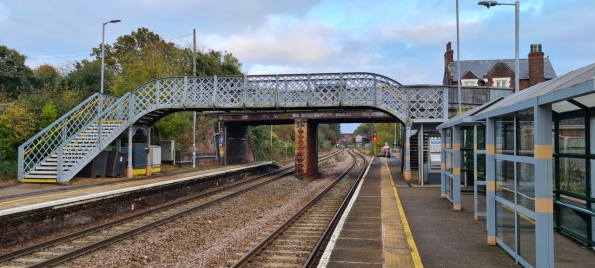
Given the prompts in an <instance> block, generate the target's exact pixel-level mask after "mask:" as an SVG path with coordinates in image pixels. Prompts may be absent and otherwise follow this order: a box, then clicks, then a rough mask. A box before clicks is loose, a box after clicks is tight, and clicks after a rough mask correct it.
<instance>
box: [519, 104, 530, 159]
mask: <svg viewBox="0 0 595 268" xmlns="http://www.w3.org/2000/svg"><path fill="white" fill-rule="evenodd" d="M533 130H534V125H533V111H532V110H528V111H523V112H519V113H517V116H516V143H517V146H516V148H517V152H516V155H522V156H533V134H534V131H533Z"/></svg>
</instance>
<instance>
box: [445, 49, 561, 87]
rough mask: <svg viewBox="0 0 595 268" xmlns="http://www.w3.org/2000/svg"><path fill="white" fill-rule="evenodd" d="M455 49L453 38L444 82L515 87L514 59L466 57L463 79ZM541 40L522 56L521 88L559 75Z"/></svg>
mask: <svg viewBox="0 0 595 268" xmlns="http://www.w3.org/2000/svg"><path fill="white" fill-rule="evenodd" d="M453 55H454V51H453V50H452V47H451V44H450V42H448V43H447V44H446V52H445V53H444V77H443V80H442V84H443V85H448V86H454V87H456V86H457V83H458V82H459V80H460V83H461V85H462V86H492V87H504V88H514V81H515V79H514V78H515V77H514V76H515V73H514V59H498V60H463V61H461V79H457V62H456V61H454V60H453ZM543 55H544V54H543V52H542V51H541V44H532V45H531V52H530V53H529V55H528V59H519V72H520V77H519V83H520V87H519V88H520V90H523V89H525V88H528V87H530V86H533V85H535V84H538V83H541V82H543V81H547V80H550V79H552V78H555V77H556V72H555V71H554V68H553V67H552V64H551V62H550V59H549V56H548V57H546V58H544V57H543Z"/></svg>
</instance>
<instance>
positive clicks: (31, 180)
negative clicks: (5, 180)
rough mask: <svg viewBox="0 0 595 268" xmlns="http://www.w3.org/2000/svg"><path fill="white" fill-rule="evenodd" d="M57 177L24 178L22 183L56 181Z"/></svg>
mask: <svg viewBox="0 0 595 268" xmlns="http://www.w3.org/2000/svg"><path fill="white" fill-rule="evenodd" d="M57 181H58V180H56V179H22V180H21V182H22V183H56V182H57Z"/></svg>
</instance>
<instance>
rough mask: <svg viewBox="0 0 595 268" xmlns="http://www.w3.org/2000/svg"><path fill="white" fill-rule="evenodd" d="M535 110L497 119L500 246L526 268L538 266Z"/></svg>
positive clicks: (496, 181) (496, 151) (497, 218)
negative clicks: (518, 257) (526, 266)
mask: <svg viewBox="0 0 595 268" xmlns="http://www.w3.org/2000/svg"><path fill="white" fill-rule="evenodd" d="M533 116H534V115H533V109H529V110H524V111H519V112H515V113H511V114H506V115H504V116H501V117H498V118H496V122H495V123H496V124H495V129H494V130H493V131H495V141H496V144H495V157H494V158H495V160H494V161H495V163H494V173H495V184H496V189H495V192H496V193H495V195H496V196H495V201H496V204H495V208H496V238H497V243H498V244H499V245H500V246H502V247H503V248H504V249H505V250H506V251H507V252H508V253H510V254H511V255H513V256H515V255H516V256H520V257H521V259H520V260H521V262H526V263H522V264H523V265H526V264H528V265H530V266H535V265H536V255H535V252H536V249H535V243H536V242H535V227H536V226H535V218H536V214H535V158H534V157H533V156H534V154H535V150H534V140H533V135H534V125H533V121H534V119H533Z"/></svg>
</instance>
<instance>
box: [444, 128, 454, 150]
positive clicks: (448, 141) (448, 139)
mask: <svg viewBox="0 0 595 268" xmlns="http://www.w3.org/2000/svg"><path fill="white" fill-rule="evenodd" d="M444 136H445V139H446V149H452V142H451V130H450V128H448V129H446V134H445V135H444Z"/></svg>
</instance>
